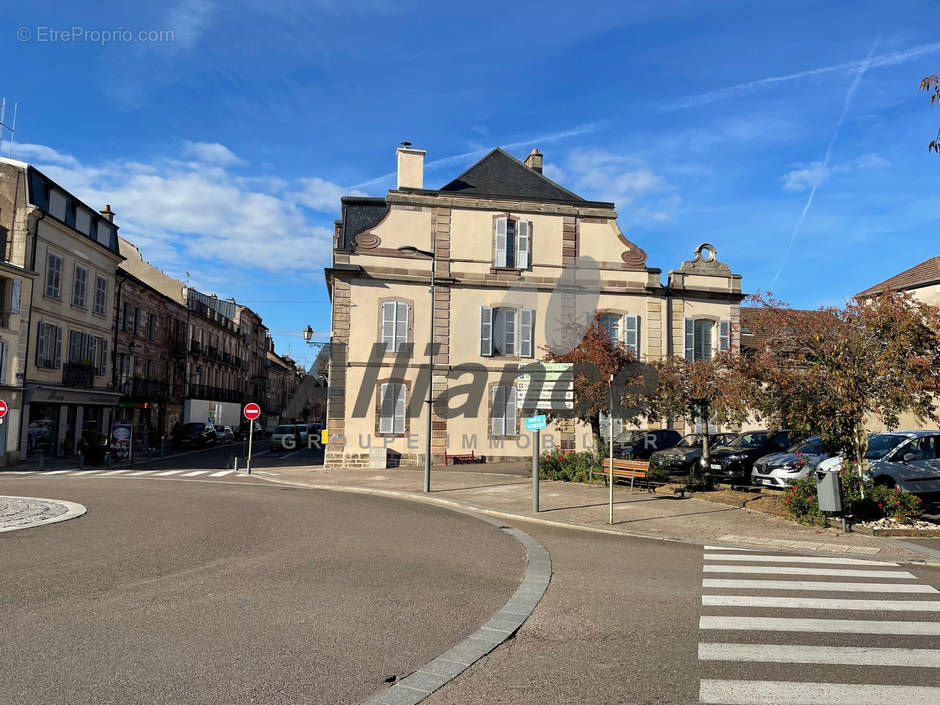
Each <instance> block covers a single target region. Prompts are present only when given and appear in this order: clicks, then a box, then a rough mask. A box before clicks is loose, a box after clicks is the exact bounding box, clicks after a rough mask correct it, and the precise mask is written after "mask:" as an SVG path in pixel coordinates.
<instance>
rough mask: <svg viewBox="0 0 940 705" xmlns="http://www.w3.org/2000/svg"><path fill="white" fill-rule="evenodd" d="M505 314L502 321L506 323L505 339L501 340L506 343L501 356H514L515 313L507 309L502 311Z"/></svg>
mask: <svg viewBox="0 0 940 705" xmlns="http://www.w3.org/2000/svg"><path fill="white" fill-rule="evenodd" d="M502 310H503V311H504V312H505V316H504V319H503V320H505V321H506V337H505V338H503V340H504V341H505V342H506V345H505V348H506V349H505V350H503V355H515V354H516V312H515V310H514V309H511V308H507V309H502Z"/></svg>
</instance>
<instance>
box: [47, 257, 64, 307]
mask: <svg viewBox="0 0 940 705" xmlns="http://www.w3.org/2000/svg"><path fill="white" fill-rule="evenodd" d="M61 281H62V258H61V257H59V256H58V255H54V254H52V253H51V252H50V253H49V257H48V259H47V260H46V296H48V297H50V298H52V299H57V298H59V290H60V286H61Z"/></svg>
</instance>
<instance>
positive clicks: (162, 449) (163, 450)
mask: <svg viewBox="0 0 940 705" xmlns="http://www.w3.org/2000/svg"><path fill="white" fill-rule="evenodd" d="M164 455H166V436H160V457H161V458H162V457H163V456H164Z"/></svg>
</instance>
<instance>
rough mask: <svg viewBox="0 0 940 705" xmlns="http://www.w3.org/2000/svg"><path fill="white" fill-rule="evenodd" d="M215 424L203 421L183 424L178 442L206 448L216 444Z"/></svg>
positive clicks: (177, 437)
mask: <svg viewBox="0 0 940 705" xmlns="http://www.w3.org/2000/svg"><path fill="white" fill-rule="evenodd" d="M215 443H216V432H215V426H213V425H212V424H210V423H204V422H202V421H193V422H192V423H188V424H186V425H185V426H183V427H182V428H181V429H180V431H179V434H178V435H177V436H176V444H177V445H180V446H184V447H192V448H206V447H208V446H212V445H215Z"/></svg>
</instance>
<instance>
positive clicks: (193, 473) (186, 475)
mask: <svg viewBox="0 0 940 705" xmlns="http://www.w3.org/2000/svg"><path fill="white" fill-rule="evenodd" d="M207 472H209V471H208V470H196V471H195V472H186V473H183V474H182V475H180V477H196V475H205V474H206V473H207Z"/></svg>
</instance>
